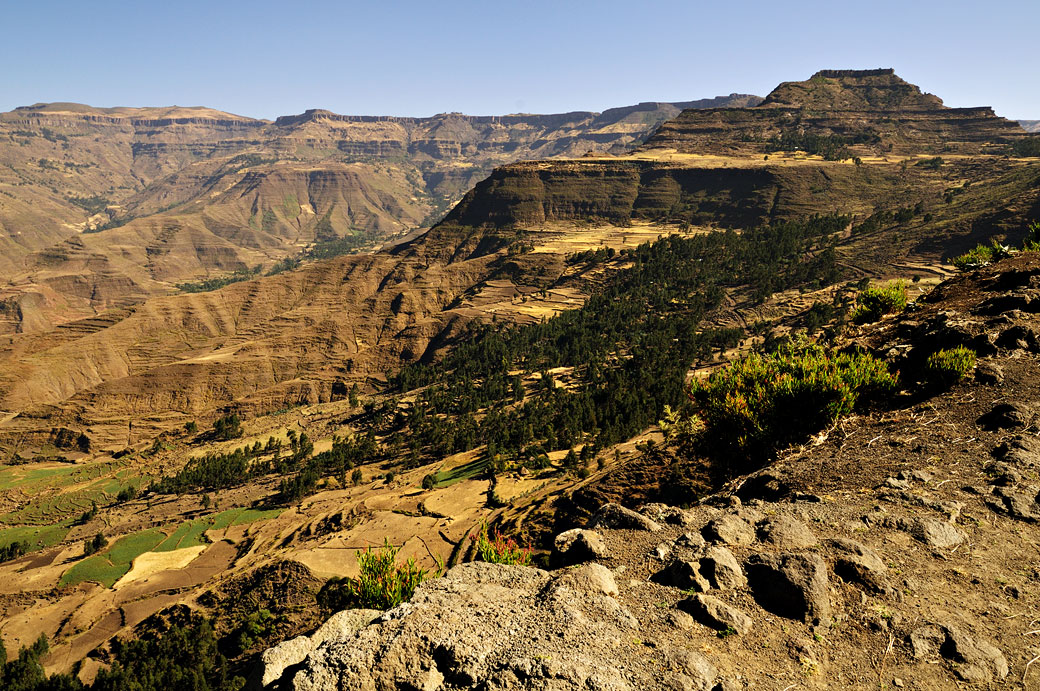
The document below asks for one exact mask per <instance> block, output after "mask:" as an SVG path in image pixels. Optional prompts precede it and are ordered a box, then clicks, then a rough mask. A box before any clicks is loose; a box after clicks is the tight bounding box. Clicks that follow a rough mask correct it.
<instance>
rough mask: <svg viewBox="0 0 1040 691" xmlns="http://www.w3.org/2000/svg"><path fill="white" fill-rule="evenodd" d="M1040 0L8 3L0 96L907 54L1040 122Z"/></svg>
mask: <svg viewBox="0 0 1040 691" xmlns="http://www.w3.org/2000/svg"><path fill="white" fill-rule="evenodd" d="M1037 26H1040V3H1037V2H1035V0H1010V1H1009V2H1006V3H1003V4H1001V5H1000V9H999V11H997V10H995V9H990V8H988V6H982V5H979V4H977V3H974V2H962V1H957V0H954V1H952V2H949V1H948V2H935V1H934V0H923V1H922V2H916V3H906V2H899V3H896V2H891V1H889V0H882V1H881V2H877V3H872V4H869V5H855V6H853V5H847V4H841V5H835V4H833V3H830V2H797V3H772V2H768V3H767V2H740V3H702V2H696V3H695V2H688V1H686V0H667V1H660V2H647V3H635V4H633V3H630V2H625V3H622V2H617V1H615V0H604V1H603V2H600V3H596V4H595V5H594V6H590V5H588V4H586V3H567V2H547V1H545V0H532V1H531V2H527V3H513V2H508V3H501V2H500V3H483V2H482V3H477V2H471V1H455V2H449V3H431V2H418V1H415V0H399V1H397V2H392V3H373V2H365V3H362V2H343V1H342V0H335V1H333V0H315V1H312V2H305V3H299V4H291V5H287V4H285V3H280V2H274V1H273V0H251V1H250V2H245V1H244V0H226V1H224V2H219V3H213V2H204V1H202V0H185V1H184V2H178V3H139V2H128V1H126V0H110V1H109V2H104V3H73V2H67V1H64V2H55V1H54V0H41V1H40V2H35V3H28V2H17V3H8V5H7V6H6V7H5V11H4V21H3V27H2V28H0V59H2V60H3V64H5V65H6V66H7V67H6V68H5V69H4V70H3V71H2V74H0V111H4V110H10V109H12V108H14V107H16V106H20V105H29V104H32V103H36V102H51V101H74V102H79V103H88V104H91V105H95V106H165V105H175V104H176V105H181V106H194V105H205V106H208V107H211V108H217V109H220V110H224V111H228V112H231V113H237V114H241V115H247V116H251V117H259V118H267V119H271V118H274V117H276V116H278V115H284V114H288V113H300V112H303V111H304V110H306V109H307V108H327V109H329V110H332V111H335V112H338V113H356V114H371V115H413V116H427V115H432V114H434V113H439V112H449V111H459V112H464V113H468V114H475V115H481V114H487V115H499V114H506V113H514V112H530V113H559V112H566V111H570V110H595V111H598V110H603V109H605V108H609V107H611V106H614V105H617V104H619V103H637V102H640V101H685V100H691V99H696V98H704V97H711V96H717V95H725V94H729V93H731V92H740V93H756V94H763V95H764V94H766V93H768V92H769V90H770V89H772V88H773V87H774V86H775V85H776V84H777V83H778V82H779V81H782V80H785V79H787V80H789V79H805V78H807V77H808V76H809V75H811V74H813V73H814V72H815V71H816V70H819V69H823V68H872V67H894V68H896V71H897V73H898V74H900V75H901V76H903V77H904V78H905V79H907V80H909V81H911V82H913V83H916V84H920V85H921V87H922V88H924V89H925V90H926V91H930V92H932V93H937V94H942V95H943V97H944V99H946V102H947V104H948V105H951V106H976V105H991V106H993V107H994V108H995V110H996V112H997V113H998V114H999V115H1002V116H1005V117H1009V118H1040V91H1038V90H1037V89H1035V88H1033V87H1034V86H1035V84H1036V67H1037V64H1038V63H1037V57H1036V49H1035V41H1034V38H1035V36H1034V34H1035V29H1036V27H1037Z"/></svg>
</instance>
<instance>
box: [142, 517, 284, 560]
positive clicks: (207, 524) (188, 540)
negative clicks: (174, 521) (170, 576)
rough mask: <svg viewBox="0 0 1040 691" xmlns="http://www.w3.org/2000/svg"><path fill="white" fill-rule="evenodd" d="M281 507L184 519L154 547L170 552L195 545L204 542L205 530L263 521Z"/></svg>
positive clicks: (157, 549) (159, 550) (158, 550)
mask: <svg viewBox="0 0 1040 691" xmlns="http://www.w3.org/2000/svg"><path fill="white" fill-rule="evenodd" d="M282 511H283V509H247V508H236V509H227V510H226V511H221V512H220V513H215V514H210V515H209V516H203V517H202V518H196V519H195V520H192V521H186V522H184V523H181V524H180V525H179V526H177V529H176V530H174V531H173V532H172V533H171V534H170V536H169V537H167V538H166V539H165V540H163V541H162V543H161V544H159V545H158V546H157V547H156V548H155V551H156V552H172V551H173V550H175V549H184V548H185V547H197V546H199V545H204V544H206V541H205V539H204V537H203V534H204V533H205V532H206V531H207V530H224V529H225V528H229V527H231V526H233V525H244V524H247V523H253V522H255V521H264V520H267V519H269V518H274V517H275V516H277V515H278V514H280V513H281V512H282Z"/></svg>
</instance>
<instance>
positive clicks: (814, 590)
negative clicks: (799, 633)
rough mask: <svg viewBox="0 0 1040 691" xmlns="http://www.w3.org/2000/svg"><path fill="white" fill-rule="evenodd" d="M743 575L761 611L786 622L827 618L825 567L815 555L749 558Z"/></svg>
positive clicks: (763, 555)
mask: <svg viewBox="0 0 1040 691" xmlns="http://www.w3.org/2000/svg"><path fill="white" fill-rule="evenodd" d="M746 571H747V578H748V584H749V585H750V586H751V592H752V594H753V595H754V596H755V600H756V601H757V602H758V604H759V605H760V606H761V607H762V608H763V609H766V610H769V611H770V612H773V613H774V614H778V615H780V616H782V617H788V618H789V619H803V620H806V621H816V622H821V621H826V620H827V619H829V618H830V615H831V601H830V595H829V594H828V592H827V587H828V578H827V565H826V564H825V563H824V561H823V559H821V558H820V556H819V555H818V554H811V553H799V552H789V553H786V554H763V553H758V554H752V555H751V556H750V557H749V558H748V560H747V563H746Z"/></svg>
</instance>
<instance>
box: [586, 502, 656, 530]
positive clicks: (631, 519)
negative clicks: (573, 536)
mask: <svg viewBox="0 0 1040 691" xmlns="http://www.w3.org/2000/svg"><path fill="white" fill-rule="evenodd" d="M589 527H590V528H592V529H596V528H627V529H629V530H650V531H656V530H660V529H661V526H660V524H658V523H657V522H655V521H652V520H650V519H649V518H647V517H646V516H644V515H642V514H640V513H636V512H635V511H633V510H632V509H626V508H625V507H623V506H621V505H620V504H613V503H611V504H604V505H603V506H601V507H600V508H599V511H597V512H596V513H595V515H594V516H593V517H592V520H591V521H590V522H589Z"/></svg>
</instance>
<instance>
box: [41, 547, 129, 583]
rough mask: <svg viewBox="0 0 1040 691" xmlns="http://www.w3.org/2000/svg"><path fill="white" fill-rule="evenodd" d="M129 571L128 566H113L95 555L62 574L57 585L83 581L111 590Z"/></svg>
mask: <svg viewBox="0 0 1040 691" xmlns="http://www.w3.org/2000/svg"><path fill="white" fill-rule="evenodd" d="M129 570H130V564H113V563H112V562H110V561H109V560H108V559H107V558H106V557H104V556H102V555H100V554H95V555H94V556H92V557H87V558H86V559H84V560H83V561H81V562H79V563H78V564H76V565H75V566H73V567H72V568H71V569H69V570H68V571H66V572H65V573H64V574H62V576H61V580H60V581H58V585H76V584H77V583H83V582H85V581H93V582H94V583H100V584H101V585H103V586H105V587H106V588H111V587H112V586H113V585H115V583H116V581H118V580H119V579H120V578H122V577H123V575H124V574H126V572H127V571H129Z"/></svg>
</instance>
